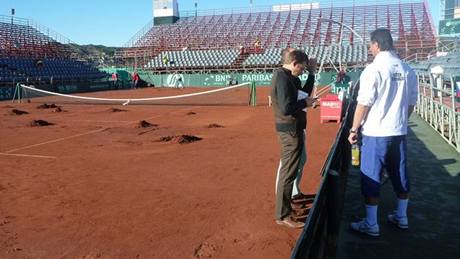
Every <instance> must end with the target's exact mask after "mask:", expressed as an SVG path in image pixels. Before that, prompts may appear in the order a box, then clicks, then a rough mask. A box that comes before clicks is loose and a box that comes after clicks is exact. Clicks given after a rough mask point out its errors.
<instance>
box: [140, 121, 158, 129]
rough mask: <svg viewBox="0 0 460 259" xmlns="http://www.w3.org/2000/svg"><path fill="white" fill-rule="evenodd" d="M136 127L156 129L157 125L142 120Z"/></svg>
mask: <svg viewBox="0 0 460 259" xmlns="http://www.w3.org/2000/svg"><path fill="white" fill-rule="evenodd" d="M137 127H138V128H150V127H158V124H152V123H150V122H148V121H145V120H142V121H139V123H138V124H137Z"/></svg>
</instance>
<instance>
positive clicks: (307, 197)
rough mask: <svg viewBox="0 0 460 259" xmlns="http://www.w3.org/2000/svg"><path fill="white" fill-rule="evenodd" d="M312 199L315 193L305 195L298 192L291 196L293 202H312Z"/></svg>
mask: <svg viewBox="0 0 460 259" xmlns="http://www.w3.org/2000/svg"><path fill="white" fill-rule="evenodd" d="M314 199H315V195H306V194H303V193H298V194H296V195H294V196H293V197H292V198H291V202H292V203H294V204H298V203H308V202H313V200H314Z"/></svg>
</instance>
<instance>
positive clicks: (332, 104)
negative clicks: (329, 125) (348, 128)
mask: <svg viewBox="0 0 460 259" xmlns="http://www.w3.org/2000/svg"><path fill="white" fill-rule="evenodd" d="M320 107H321V111H320V123H323V121H337V123H340V120H341V115H342V101H340V100H339V97H338V96H337V95H334V94H328V95H326V96H325V97H323V98H321V100H320Z"/></svg>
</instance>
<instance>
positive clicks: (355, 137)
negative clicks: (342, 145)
mask: <svg viewBox="0 0 460 259" xmlns="http://www.w3.org/2000/svg"><path fill="white" fill-rule="evenodd" d="M348 142H350V144H355V143H356V142H358V133H353V132H350V135H348Z"/></svg>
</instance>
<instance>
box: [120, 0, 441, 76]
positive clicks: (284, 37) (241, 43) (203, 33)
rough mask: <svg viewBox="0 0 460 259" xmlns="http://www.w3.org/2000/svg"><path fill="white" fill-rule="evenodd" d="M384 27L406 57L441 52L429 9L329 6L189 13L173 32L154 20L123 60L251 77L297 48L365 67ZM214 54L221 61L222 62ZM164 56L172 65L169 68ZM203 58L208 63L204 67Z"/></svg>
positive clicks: (394, 4)
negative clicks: (375, 34) (373, 39)
mask: <svg viewBox="0 0 460 259" xmlns="http://www.w3.org/2000/svg"><path fill="white" fill-rule="evenodd" d="M174 20H176V19H173V21H174ZM378 27H387V28H390V30H391V31H392V34H393V36H394V39H395V46H396V47H397V50H398V53H399V54H400V55H401V56H402V57H411V56H415V55H417V57H418V58H420V59H423V58H426V57H427V56H428V55H429V54H430V53H431V52H433V50H434V49H435V48H436V36H435V30H434V26H433V23H432V20H431V16H430V13H429V10H428V7H427V4H426V3H425V2H424V1H420V0H418V1H413V0H412V1H392V0H390V1H385V2H379V3H375V2H369V3H367V4H360V5H358V4H354V1H353V2H350V1H348V2H347V1H344V2H343V3H340V4H338V3H334V1H330V4H321V5H320V4H319V3H311V4H292V5H278V6H272V7H268V8H264V7H261V8H258V9H255V8H254V9H243V10H239V12H234V10H220V11H217V12H216V11H215V10H213V11H210V12H200V13H198V12H194V13H188V12H183V14H182V16H181V17H178V19H177V21H176V22H174V23H170V24H154V23H153V20H152V22H150V23H149V24H148V25H147V26H146V27H144V28H143V29H142V30H141V31H139V32H138V33H137V34H136V35H135V36H134V37H133V38H132V39H131V40H130V41H129V42H128V43H127V44H126V47H127V48H126V49H125V50H124V51H123V52H122V53H121V55H122V56H123V57H124V58H125V59H126V60H127V62H128V63H130V64H131V65H132V66H135V67H143V68H145V69H148V70H153V71H157V72H168V71H171V70H181V71H187V70H192V71H200V70H203V69H208V70H209V69H215V68H216V67H217V68H219V69H236V70H246V69H254V68H260V69H264V68H273V67H274V66H276V65H278V64H279V53H280V51H281V50H282V49H283V48H285V47H287V46H291V47H297V48H304V49H306V51H307V52H308V54H309V55H310V56H313V57H315V58H317V59H318V60H319V61H320V62H323V63H324V64H325V65H328V64H329V65H340V63H341V62H345V63H347V64H348V65H360V64H363V63H364V62H366V61H367V60H368V54H367V42H368V41H369V33H370V32H371V31H372V30H374V29H376V28H378ZM256 42H258V44H257V45H258V46H256V44H255V43H256ZM215 51H221V52H222V55H220V56H219V57H216V56H215V55H213V52H215ZM208 52H209V53H208ZM173 55H176V56H173ZM164 56H166V57H168V62H162V60H163V57H164ZM221 56H222V57H224V58H222V59H221V58H220V57H221ZM202 57H205V58H206V62H202V61H200V58H202ZM183 58H185V59H187V62H184V61H183Z"/></svg>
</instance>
